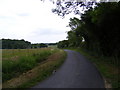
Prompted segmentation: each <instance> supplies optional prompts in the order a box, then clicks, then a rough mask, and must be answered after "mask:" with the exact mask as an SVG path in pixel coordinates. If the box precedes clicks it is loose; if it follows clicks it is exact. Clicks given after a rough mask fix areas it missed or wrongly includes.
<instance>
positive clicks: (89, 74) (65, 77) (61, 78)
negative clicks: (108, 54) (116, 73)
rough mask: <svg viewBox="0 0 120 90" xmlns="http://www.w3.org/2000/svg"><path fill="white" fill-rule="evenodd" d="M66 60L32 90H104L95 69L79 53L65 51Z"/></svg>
mask: <svg viewBox="0 0 120 90" xmlns="http://www.w3.org/2000/svg"><path fill="white" fill-rule="evenodd" d="M65 51H66V52H67V59H66V60H65V62H64V63H63V65H62V66H61V67H60V68H59V69H58V70H57V71H56V72H55V73H54V74H52V75H51V76H50V77H49V78H47V79H46V80H44V81H42V82H40V83H39V84H38V85H36V86H34V87H32V88H104V87H105V86H104V81H103V78H102V77H101V75H100V73H99V72H98V70H97V69H96V67H95V66H94V65H93V64H92V63H91V62H90V61H89V60H87V59H86V58H85V57H84V56H82V55H81V54H80V53H78V52H75V51H71V50H65Z"/></svg>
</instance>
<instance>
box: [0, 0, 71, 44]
mask: <svg viewBox="0 0 120 90" xmlns="http://www.w3.org/2000/svg"><path fill="white" fill-rule="evenodd" d="M53 7H54V5H53V4H52V3H51V2H49V1H48V2H44V3H43V2H41V1H40V0H0V32H1V33H0V38H10V39H25V40H28V41H30V42H32V43H39V42H58V41H59V40H64V39H66V36H67V34H66V33H65V32H66V31H68V30H69V28H66V26H67V24H68V21H69V16H68V17H67V18H66V19H62V18H60V17H59V16H57V15H55V14H53V13H52V11H51V9H52V8H53Z"/></svg>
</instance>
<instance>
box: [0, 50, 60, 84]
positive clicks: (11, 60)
mask: <svg viewBox="0 0 120 90" xmlns="http://www.w3.org/2000/svg"><path fill="white" fill-rule="evenodd" d="M56 52H59V49H52V48H41V49H3V52H2V82H3V83H4V82H6V81H8V80H10V79H12V78H15V77H18V76H19V75H21V74H22V73H24V72H26V71H28V70H30V69H32V68H34V67H35V66H38V64H40V63H41V62H43V61H45V60H47V59H48V57H49V56H50V55H52V54H54V53H56Z"/></svg>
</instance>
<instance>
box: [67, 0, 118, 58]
mask: <svg viewBox="0 0 120 90" xmlns="http://www.w3.org/2000/svg"><path fill="white" fill-rule="evenodd" d="M119 16H120V2H109V3H104V2H103V3H98V4H97V6H96V7H95V8H90V9H89V10H87V11H86V12H84V14H82V15H81V19H80V20H78V19H76V18H73V19H70V22H69V26H70V28H71V30H70V31H69V32H68V41H69V45H68V46H75V47H81V46H82V47H83V48H85V49H87V50H89V51H93V52H95V53H98V54H99V55H104V56H114V57H116V56H117V57H119V56H120V53H119V52H120V48H119V46H120V42H119V41H120V38H119V35H120V33H119V29H120V23H119V20H120V17H119Z"/></svg>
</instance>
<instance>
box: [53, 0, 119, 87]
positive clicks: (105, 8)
mask: <svg viewBox="0 0 120 90" xmlns="http://www.w3.org/2000/svg"><path fill="white" fill-rule="evenodd" d="M73 1H76V0H73ZM93 3H94V2H89V3H88V5H84V3H82V2H81V3H79V2H76V3H74V2H72V1H71V2H69V3H66V4H65V5H63V4H62V3H60V6H59V5H58V8H56V10H55V11H54V12H56V13H58V15H60V14H63V15H66V12H70V11H71V12H77V14H79V15H80V19H79V18H76V17H74V18H70V22H69V25H68V26H69V27H70V31H68V32H67V34H68V35H67V38H68V40H62V41H59V43H58V48H72V47H73V48H75V50H78V51H79V52H82V53H83V54H84V55H85V56H87V57H88V58H89V59H90V60H92V61H93V62H94V63H95V65H96V66H97V68H98V69H99V70H100V72H101V73H102V74H103V76H104V77H105V78H106V79H107V81H108V82H110V83H111V84H112V87H113V88H118V87H120V79H119V78H118V75H119V72H118V70H119V67H118V65H119V64H120V63H119V60H120V32H119V30H120V23H119V21H120V17H119V16H120V1H119V2H98V3H94V6H93ZM79 5H80V7H81V6H82V5H84V7H85V8H87V9H86V10H85V11H84V13H80V12H79V10H80V8H78V6H79ZM59 7H61V8H62V9H60V8H59ZM71 8H73V9H72V10H73V11H72V10H71ZM76 9H78V10H76Z"/></svg>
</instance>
